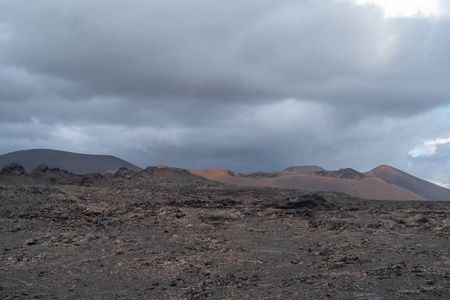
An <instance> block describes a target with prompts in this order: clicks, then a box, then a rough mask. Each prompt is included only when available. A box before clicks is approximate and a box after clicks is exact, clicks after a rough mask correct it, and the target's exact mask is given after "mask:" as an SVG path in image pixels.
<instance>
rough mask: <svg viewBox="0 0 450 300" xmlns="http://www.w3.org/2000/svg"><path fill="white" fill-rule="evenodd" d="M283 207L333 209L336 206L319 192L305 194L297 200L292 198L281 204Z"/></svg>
mask: <svg viewBox="0 0 450 300" xmlns="http://www.w3.org/2000/svg"><path fill="white" fill-rule="evenodd" d="M278 208H282V209H312V210H333V209H336V206H335V205H334V204H332V203H330V202H328V201H327V200H325V199H324V198H323V197H322V196H320V195H318V194H311V195H304V196H301V197H299V198H297V199H296V200H290V201H289V202H287V203H286V204H285V205H280V206H278Z"/></svg>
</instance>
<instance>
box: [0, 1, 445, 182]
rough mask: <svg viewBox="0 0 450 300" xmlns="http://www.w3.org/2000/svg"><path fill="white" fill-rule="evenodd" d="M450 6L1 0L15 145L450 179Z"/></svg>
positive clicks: (1, 129) (1, 60)
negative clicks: (379, 169)
mask: <svg viewBox="0 0 450 300" xmlns="http://www.w3.org/2000/svg"><path fill="white" fill-rule="evenodd" d="M449 2H450V1H446V0H442V1H439V0H435V1H432V0H425V1H417V0H416V1H411V0H410V1H393V0H391V1H383V0H373V1H369V0H358V1H356V0H354V1H353V0H302V1H298V0H246V1H242V0H227V1H223V0H189V1H186V0H170V1H167V0H160V1H158V0H132V1H119V0H90V1H79V0H64V1H60V0H39V1H25V0H0V111H1V115H2V116H1V118H0V153H1V154H3V153H7V152H12V151H16V150H23V149H32V148H51V149H59V150H66V151H72V152H82V153H90V154H111V155H115V156H118V157H120V158H123V159H126V160H128V161H130V162H132V163H134V164H137V165H139V166H141V167H146V166H151V165H160V164H164V165H169V166H174V167H183V168H190V169H205V168H213V167H217V168H225V169H231V170H233V171H236V172H252V171H273V170H280V169H284V168H286V167H289V166H293V165H319V166H322V167H323V168H325V169H328V170H333V169H339V168H344V167H352V168H355V169H358V170H360V171H368V170H370V169H372V168H374V167H376V166H378V165H380V164H388V165H391V166H394V167H396V168H400V169H402V170H404V171H406V172H409V173H411V174H413V175H416V176H419V177H421V178H424V179H427V180H430V181H433V182H435V183H440V184H442V185H447V186H448V187H450V172H449V170H450V54H449V53H450V52H449V49H450V34H449V32H450V4H449ZM389 3H391V4H390V5H389ZM394 4H395V5H394ZM386 5H387V6H386Z"/></svg>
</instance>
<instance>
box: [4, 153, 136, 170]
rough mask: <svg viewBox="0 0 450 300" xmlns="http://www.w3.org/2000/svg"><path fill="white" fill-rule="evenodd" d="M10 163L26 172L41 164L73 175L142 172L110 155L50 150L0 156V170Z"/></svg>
mask: <svg viewBox="0 0 450 300" xmlns="http://www.w3.org/2000/svg"><path fill="white" fill-rule="evenodd" d="M12 163H18V164H21V165H22V166H23V167H24V169H25V170H26V171H27V172H31V171H32V170H34V169H35V168H36V167H38V166H39V165H41V164H44V165H47V166H49V167H50V168H59V169H62V170H66V171H68V172H71V173H74V174H87V173H105V172H107V171H110V170H117V169H119V168H121V167H125V168H127V169H130V170H134V171H137V170H142V168H140V167H138V166H136V165H134V164H132V163H129V162H127V161H125V160H123V159H120V158H117V157H115V156H112V155H94V154H81V153H73V152H67V151H60V150H52V149H31V150H21V151H15V152H11V153H7V154H3V155H0V169H1V168H3V167H4V166H6V165H9V164H12Z"/></svg>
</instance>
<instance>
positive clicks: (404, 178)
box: [365, 165, 450, 201]
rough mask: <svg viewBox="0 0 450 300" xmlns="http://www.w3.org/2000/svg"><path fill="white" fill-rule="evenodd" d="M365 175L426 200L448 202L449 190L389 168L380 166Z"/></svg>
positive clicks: (449, 198)
mask: <svg viewBox="0 0 450 300" xmlns="http://www.w3.org/2000/svg"><path fill="white" fill-rule="evenodd" d="M365 174H366V175H368V176H372V177H376V178H380V179H383V180H385V181H387V182H390V183H392V184H395V185H397V186H399V187H402V188H404V189H407V190H409V191H411V192H413V193H415V194H417V195H420V196H422V197H424V198H426V199H428V200H433V201H450V189H446V188H444V187H441V186H438V185H436V184H434V183H431V182H428V181H425V180H423V179H420V178H417V177H415V176H412V175H410V174H408V173H405V172H403V171H401V170H398V169H396V168H393V167H390V166H386V165H381V166H379V167H376V168H375V169H373V170H371V171H369V172H366V173H365Z"/></svg>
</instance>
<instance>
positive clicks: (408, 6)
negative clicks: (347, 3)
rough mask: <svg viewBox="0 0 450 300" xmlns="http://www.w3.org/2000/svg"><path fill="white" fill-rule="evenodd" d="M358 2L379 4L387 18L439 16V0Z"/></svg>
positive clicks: (362, 0) (371, 0)
mask: <svg viewBox="0 0 450 300" xmlns="http://www.w3.org/2000/svg"><path fill="white" fill-rule="evenodd" d="M357 3H358V4H366V3H373V4H376V5H378V6H380V7H381V8H382V9H383V11H384V15H385V16H386V17H388V18H396V17H410V16H423V17H428V16H432V15H434V16H439V15H440V14H441V11H440V4H439V0H357Z"/></svg>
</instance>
